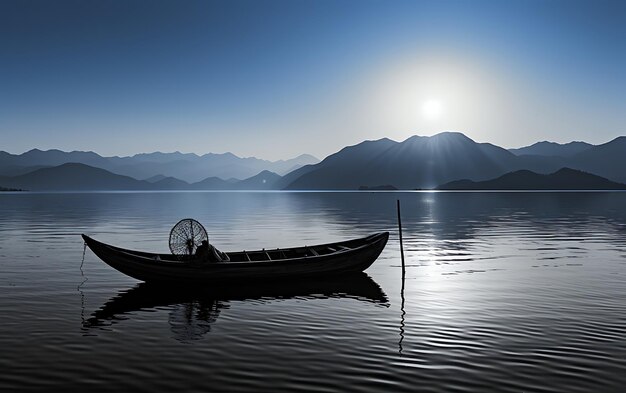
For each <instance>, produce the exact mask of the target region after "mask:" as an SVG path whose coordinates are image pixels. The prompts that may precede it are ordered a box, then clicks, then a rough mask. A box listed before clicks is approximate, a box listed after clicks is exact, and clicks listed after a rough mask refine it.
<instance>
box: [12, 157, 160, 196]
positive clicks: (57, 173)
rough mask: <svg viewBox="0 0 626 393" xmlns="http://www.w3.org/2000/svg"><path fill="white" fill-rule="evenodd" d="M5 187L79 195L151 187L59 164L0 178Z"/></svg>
mask: <svg viewBox="0 0 626 393" xmlns="http://www.w3.org/2000/svg"><path fill="white" fill-rule="evenodd" d="M0 183H2V184H3V185H4V186H5V187H12V188H21V189H25V190H31V191H43V190H47V191H57V190H64V191H79V190H81V191H82V190H147V189H150V188H151V184H150V183H148V182H145V181H140V180H136V179H133V178H132V177H128V176H121V175H116V174H114V173H111V172H109V171H106V170H104V169H100V168H95V167H92V166H88V165H84V164H76V163H69V164H62V165H59V166H56V167H52V168H43V169H37V170H35V171H33V172H30V173H27V174H24V175H20V176H14V177H3V178H0Z"/></svg>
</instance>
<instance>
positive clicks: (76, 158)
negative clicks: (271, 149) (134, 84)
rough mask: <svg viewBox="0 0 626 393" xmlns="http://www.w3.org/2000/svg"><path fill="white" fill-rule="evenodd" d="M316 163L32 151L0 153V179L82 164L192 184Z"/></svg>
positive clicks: (230, 156) (283, 171)
mask: <svg viewBox="0 0 626 393" xmlns="http://www.w3.org/2000/svg"><path fill="white" fill-rule="evenodd" d="M317 162H319V160H318V159H317V158H315V157H313V156H311V155H309V154H302V155H300V156H298V157H296V158H292V159H290V160H279V161H268V160H262V159H258V158H255V157H247V158H241V157H238V156H236V155H234V154H232V153H223V154H214V153H208V154H204V155H201V156H199V155H196V154H193V153H187V154H183V153H180V152H174V153H161V152H155V153H142V154H136V155H134V156H130V157H103V156H100V155H99V154H96V153H94V152H91V151H88V152H84V151H72V152H63V151H60V150H46V151H42V150H39V149H33V150H30V151H27V152H25V153H23V154H19V155H18V154H10V153H7V152H4V151H0V176H19V175H23V174H25V173H28V172H32V171H33V170H37V169H41V168H46V167H54V166H59V165H61V164H67V163H79V164H85V165H89V166H92V167H96V168H101V169H106V170H107V171H109V172H112V173H115V174H118V175H124V176H130V177H133V178H135V179H141V180H145V179H150V178H154V177H155V176H162V177H175V178H177V179H180V180H183V181H186V182H189V183H193V182H198V181H200V180H203V179H206V178H207V177H212V176H215V177H219V178H221V179H231V178H233V179H246V178H249V177H251V176H254V175H256V174H258V173H259V172H261V171H263V170H269V171H272V172H275V173H277V174H279V175H284V174H286V173H289V172H291V171H293V170H294V169H297V168H299V167H301V166H303V165H308V164H315V163H317Z"/></svg>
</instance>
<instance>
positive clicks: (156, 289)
mask: <svg viewBox="0 0 626 393" xmlns="http://www.w3.org/2000/svg"><path fill="white" fill-rule="evenodd" d="M294 298H297V299H300V300H315V299H328V298H348V299H355V300H358V301H363V302H369V303H373V304H376V305H379V306H383V307H388V306H389V299H388V298H387V295H385V293H384V292H383V290H382V289H381V287H380V286H379V285H378V284H377V283H376V282H375V281H374V280H373V279H372V278H371V277H370V276H368V275H367V274H366V273H357V274H349V275H344V276H341V277H335V278H329V279H321V280H320V281H311V280H309V281H291V282H280V283H279V282H264V283H255V284H246V285H245V286H242V287H240V288H234V287H232V286H230V287H226V286H224V287H219V286H215V285H213V286H211V287H210V288H207V287H194V286H191V287H188V286H186V287H177V286H172V285H162V284H160V285H159V284H149V283H140V284H137V285H136V286H135V287H133V288H131V289H129V290H124V291H120V292H119V293H118V294H117V295H116V296H114V297H112V298H111V299H110V300H109V301H107V302H106V303H105V304H104V305H103V306H102V307H100V309H98V310H96V311H94V312H93V313H92V314H91V316H90V317H89V318H88V319H86V320H84V321H83V326H82V327H83V331H84V332H85V333H93V330H94V329H98V328H106V327H109V326H112V325H114V324H116V323H118V322H120V321H122V320H125V319H128V318H129V317H130V316H131V314H132V313H134V312H137V311H154V309H156V308H163V307H169V308H170V314H169V323H170V328H171V330H172V332H173V333H174V335H175V337H176V339H178V340H180V341H190V340H197V339H200V338H202V336H203V335H205V334H206V333H208V332H210V331H211V324H213V323H214V322H215V321H216V320H217V318H218V317H219V315H220V313H221V312H222V310H225V309H228V308H230V306H231V304H233V302H237V301H247V300H254V301H255V302H254V304H259V303H264V302H274V301H280V300H287V299H294Z"/></svg>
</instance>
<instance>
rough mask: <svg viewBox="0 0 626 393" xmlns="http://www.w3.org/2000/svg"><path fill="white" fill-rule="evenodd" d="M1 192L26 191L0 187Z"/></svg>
mask: <svg viewBox="0 0 626 393" xmlns="http://www.w3.org/2000/svg"><path fill="white" fill-rule="evenodd" d="M1 191H24V190H21V189H19V188H8V187H0V192H1Z"/></svg>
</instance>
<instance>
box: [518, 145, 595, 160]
mask: <svg viewBox="0 0 626 393" xmlns="http://www.w3.org/2000/svg"><path fill="white" fill-rule="evenodd" d="M592 147H593V145H591V144H589V143H586V142H570V143H565V144H559V143H555V142H547V141H544V142H537V143H535V144H533V145H530V146H526V147H520V148H519V149H509V151H510V152H511V153H513V154H515V155H517V156H521V155H534V156H554V157H571V156H573V155H576V154H578V153H581V152H583V151H585V150H588V149H590V148H592Z"/></svg>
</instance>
